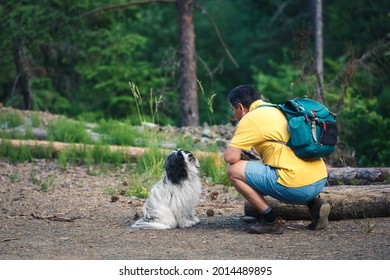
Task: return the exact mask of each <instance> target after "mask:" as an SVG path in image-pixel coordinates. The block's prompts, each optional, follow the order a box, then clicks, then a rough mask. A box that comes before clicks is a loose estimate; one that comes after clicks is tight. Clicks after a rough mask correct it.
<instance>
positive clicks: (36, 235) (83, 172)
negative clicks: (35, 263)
mask: <svg viewBox="0 0 390 280" xmlns="http://www.w3.org/2000/svg"><path fill="white" fill-rule="evenodd" d="M92 173H95V174H92V175H90V174H91V173H90V172H87V169H86V167H85V166H70V167H68V168H67V170H63V169H61V168H59V167H58V165H57V163H56V162H55V161H53V160H36V161H34V162H32V163H23V164H17V165H12V164H9V163H7V162H4V161H3V162H0V225H1V228H0V259H3V260H30V259H44V260H46V259H54V260H63V259H69V260H82V259H94V260H128V259H161V260H163V259H171V260H172V259H179V260H195V259H196V260H201V259H204V260H212V259H268V260H279V259H282V260H290V259H294V260H302V259H304V260H355V259H359V260H360V259H362V260H380V259H384V260H389V259H390V217H385V218H371V219H362V220H341V221H331V222H330V225H329V226H328V228H326V229H324V230H322V231H310V230H307V229H305V225H307V224H308V223H309V221H301V220H292V221H286V225H287V229H286V230H285V232H284V233H283V234H282V235H251V234H248V233H247V229H248V228H249V226H250V225H248V224H246V223H244V222H243V221H242V216H243V203H244V202H243V199H242V198H241V197H240V196H239V195H238V194H237V193H236V191H235V190H233V189H230V190H229V191H226V190H225V189H224V187H223V186H219V185H213V184H210V183H207V182H205V183H204V189H203V197H202V200H201V204H200V205H199V207H198V208H197V213H198V216H199V217H200V218H201V222H200V223H199V224H198V225H196V226H195V227H192V228H186V229H173V230H167V231H156V230H143V231H142V230H133V229H131V228H130V225H131V224H132V223H133V222H134V218H136V217H137V216H138V215H142V209H141V207H142V205H143V202H144V200H143V199H138V198H134V197H133V198H131V197H125V196H120V197H119V200H118V201H115V202H113V201H112V200H111V196H110V195H108V194H107V189H108V188H112V187H115V186H118V185H120V184H123V183H124V182H123V181H124V180H125V179H124V178H126V176H128V174H126V171H121V170H118V171H116V172H114V171H110V170H106V171H104V172H102V171H99V172H92ZM44 190H45V191H44ZM211 212H213V214H214V215H211V214H212V213H211ZM207 213H208V214H209V215H207ZM210 213H211V214H210Z"/></svg>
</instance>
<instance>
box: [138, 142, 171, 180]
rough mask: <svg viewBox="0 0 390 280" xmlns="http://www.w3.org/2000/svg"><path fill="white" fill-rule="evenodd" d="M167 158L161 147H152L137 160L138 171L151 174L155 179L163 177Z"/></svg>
mask: <svg viewBox="0 0 390 280" xmlns="http://www.w3.org/2000/svg"><path fill="white" fill-rule="evenodd" d="M165 157H166V156H165V155H164V154H163V151H162V150H161V149H160V148H159V147H157V146H151V147H149V149H148V150H147V152H145V154H144V155H143V156H142V157H138V158H137V171H138V172H139V173H142V174H151V175H152V176H153V177H157V178H158V177H161V176H162V174H163V171H164V161H165Z"/></svg>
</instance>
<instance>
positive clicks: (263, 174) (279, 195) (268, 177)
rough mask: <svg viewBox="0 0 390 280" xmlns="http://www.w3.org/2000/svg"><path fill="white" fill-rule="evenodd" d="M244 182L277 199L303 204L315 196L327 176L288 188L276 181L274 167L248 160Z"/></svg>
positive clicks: (323, 185)
mask: <svg viewBox="0 0 390 280" xmlns="http://www.w3.org/2000/svg"><path fill="white" fill-rule="evenodd" d="M245 178H246V183H247V184H248V185H249V186H251V187H252V188H253V189H254V190H256V191H257V192H259V193H261V194H263V195H269V196H271V197H273V198H275V199H277V200H280V201H283V202H286V203H292V204H304V203H306V202H309V201H310V200H312V199H314V198H316V197H317V196H318V194H319V193H320V192H321V191H322V189H323V188H324V187H325V184H326V181H327V178H324V179H322V180H320V181H318V182H315V183H313V184H310V185H307V186H302V187H298V188H288V187H285V186H283V185H281V184H279V183H278V182H277V180H278V173H277V172H276V169H275V168H273V167H270V166H268V165H265V164H263V163H261V162H258V161H248V164H247V165H246V169H245Z"/></svg>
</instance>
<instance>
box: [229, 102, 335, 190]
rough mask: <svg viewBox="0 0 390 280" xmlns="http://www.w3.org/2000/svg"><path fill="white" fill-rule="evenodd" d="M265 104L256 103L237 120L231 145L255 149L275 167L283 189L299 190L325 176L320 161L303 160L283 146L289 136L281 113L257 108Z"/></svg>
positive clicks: (266, 161)
mask: <svg viewBox="0 0 390 280" xmlns="http://www.w3.org/2000/svg"><path fill="white" fill-rule="evenodd" d="M262 104H267V103H265V102H264V101H262V100H256V101H255V102H253V103H252V104H251V106H250V108H249V112H248V113H247V114H246V115H245V116H244V117H243V118H242V119H241V120H240V122H239V123H238V125H237V129H236V131H235V133H234V135H233V138H232V140H231V142H230V146H232V147H235V148H238V149H242V150H250V149H251V147H253V148H255V149H256V151H257V152H258V153H259V155H260V156H261V158H262V160H263V162H264V163H265V164H267V165H269V166H271V167H274V168H276V170H277V172H278V175H279V178H278V183H280V184H282V185H284V186H286V187H302V186H306V185H309V184H312V183H315V182H317V181H319V180H321V179H324V178H326V177H327V176H328V174H327V170H326V166H325V163H324V161H323V160H322V159H318V160H315V161H304V160H302V159H300V158H298V157H297V156H296V155H295V153H294V152H293V151H292V150H291V149H290V148H289V147H288V146H286V145H285V144H283V143H277V142H274V141H282V142H287V141H288V139H289V138H290V134H289V132H288V130H287V120H286V118H285V116H284V115H283V113H282V112H281V111H280V110H279V109H277V108H274V107H261V108H258V109H256V107H257V106H259V105H262Z"/></svg>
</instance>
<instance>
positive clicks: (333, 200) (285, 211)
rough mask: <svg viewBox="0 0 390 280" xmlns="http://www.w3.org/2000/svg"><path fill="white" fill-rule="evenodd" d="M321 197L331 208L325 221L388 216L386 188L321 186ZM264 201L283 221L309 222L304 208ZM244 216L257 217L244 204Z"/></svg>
mask: <svg viewBox="0 0 390 280" xmlns="http://www.w3.org/2000/svg"><path fill="white" fill-rule="evenodd" d="M321 197H322V198H324V199H325V200H326V201H328V202H329V204H330V206H331V209H330V214H329V220H341V219H362V218H374V217H389V216H390V185H367V186H331V187H325V188H324V189H323V191H322V193H321ZM266 200H267V202H268V203H269V204H270V205H271V206H272V207H273V209H275V211H276V212H277V213H278V214H279V215H280V216H281V217H282V218H283V219H285V220H310V215H309V210H308V208H307V206H305V205H297V204H286V203H282V202H280V201H278V200H276V199H273V198H271V197H266ZM244 214H245V215H246V216H253V217H259V216H260V214H259V211H257V210H256V209H255V208H254V207H253V206H252V205H251V204H250V203H248V202H245V204H244Z"/></svg>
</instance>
